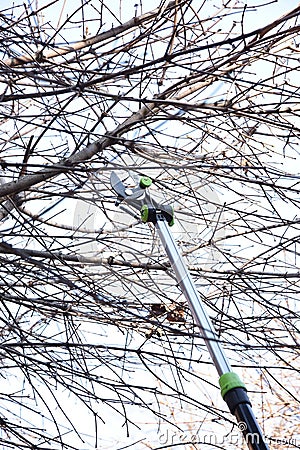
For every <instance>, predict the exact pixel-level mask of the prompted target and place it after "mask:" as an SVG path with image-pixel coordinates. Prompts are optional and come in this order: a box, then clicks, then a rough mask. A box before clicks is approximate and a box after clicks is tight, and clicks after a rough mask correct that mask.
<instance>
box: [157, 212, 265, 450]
mask: <svg viewBox="0 0 300 450" xmlns="http://www.w3.org/2000/svg"><path fill="white" fill-rule="evenodd" d="M153 222H154V223H155V227H156V229H157V231H158V234H159V237H160V239H161V241H162V244H163V246H164V248H165V251H166V253H167V255H168V257H169V260H170V263H171V266H172V268H173V270H174V272H175V275H176V279H177V282H178V284H179V286H180V288H181V290H182V292H183V294H184V296H185V297H186V299H187V301H188V304H189V307H190V310H191V312H192V315H193V317H194V319H195V321H196V323H197V325H198V327H199V329H200V333H201V335H202V337H203V339H204V341H205V344H206V346H207V348H208V351H209V353H210V356H211V358H212V360H213V362H214V365H215V367H216V369H217V371H218V374H219V377H220V378H219V384H220V387H221V394H222V397H223V399H224V400H225V402H226V403H227V405H228V407H229V409H230V412H231V413H232V414H233V415H234V416H235V417H236V419H237V422H238V424H239V429H240V430H241V431H242V433H243V435H244V438H245V440H246V442H247V445H248V447H249V449H250V450H269V447H268V445H267V444H266V442H265V440H264V437H263V434H262V431H261V429H260V426H259V425H258V423H257V421H256V418H255V416H254V414H253V411H252V407H251V403H250V400H249V397H248V395H247V391H246V387H245V385H244V383H243V382H242V381H241V380H240V378H239V377H238V375H237V374H236V373H234V372H233V371H232V369H231V366H230V364H229V361H228V360H227V358H226V356H225V354H224V350H223V348H222V346H221V344H220V342H219V339H218V337H217V335H216V332H215V330H214V327H213V325H212V323H211V321H210V318H209V316H208V314H207V313H206V311H205V309H204V306H203V303H202V301H201V299H200V297H199V294H198V292H197V289H196V286H195V284H194V282H193V280H192V277H191V275H190V273H189V271H188V269H187V267H186V265H185V263H184V261H183V258H182V256H181V254H180V251H179V249H178V246H177V244H176V242H175V240H174V238H173V235H172V233H171V231H170V228H169V226H168V224H167V220H166V218H165V214H164V213H159V212H157V213H156V219H155V220H154V221H153Z"/></svg>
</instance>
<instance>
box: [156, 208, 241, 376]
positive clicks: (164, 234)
mask: <svg viewBox="0 0 300 450" xmlns="http://www.w3.org/2000/svg"><path fill="white" fill-rule="evenodd" d="M155 226H156V229H157V231H158V234H159V237H160V239H161V241H162V243H163V246H164V248H165V250H166V253H167V255H168V257H169V260H170V262H171V265H172V268H173V269H174V272H175V275H176V279H177V282H178V284H179V286H180V288H181V290H182V292H183V294H184V296H185V297H186V299H187V301H188V304H189V307H190V309H191V311H192V314H193V317H194V319H195V321H196V323H197V325H198V327H199V329H200V333H201V335H202V336H203V338H204V341H205V344H206V346H207V348H208V351H209V353H210V356H211V358H212V360H213V362H214V364H215V366H216V369H217V371H218V374H219V376H221V375H223V374H224V373H228V372H231V371H232V369H231V367H230V364H229V361H228V360H227V358H226V356H225V354H224V351H223V348H222V346H221V344H220V342H219V339H218V336H217V335H216V332H215V330H214V327H213V324H212V323H211V321H210V318H209V316H208V314H207V313H206V311H205V309H204V307H203V304H202V302H201V299H200V297H199V294H198V292H197V289H196V286H195V284H194V282H193V280H192V277H191V275H190V273H189V271H188V269H187V267H186V265H185V263H184V261H183V257H182V255H181V254H180V251H179V248H178V246H177V244H176V242H175V240H174V238H173V235H172V233H171V232H170V229H169V226H168V225H167V222H166V220H165V218H164V217H163V215H162V214H159V213H158V214H157V222H156V224H155Z"/></svg>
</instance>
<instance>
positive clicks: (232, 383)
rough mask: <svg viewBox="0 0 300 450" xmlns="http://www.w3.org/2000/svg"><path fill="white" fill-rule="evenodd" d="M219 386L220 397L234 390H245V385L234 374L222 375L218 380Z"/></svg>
mask: <svg viewBox="0 0 300 450" xmlns="http://www.w3.org/2000/svg"><path fill="white" fill-rule="evenodd" d="M219 385H220V388H221V395H222V397H223V398H224V396H225V395H226V394H227V392H228V391H231V389H234V388H243V389H245V390H246V386H245V384H244V383H243V382H242V381H241V380H240V378H239V376H238V375H237V374H236V373H234V372H227V373H223V375H221V376H220V378H219Z"/></svg>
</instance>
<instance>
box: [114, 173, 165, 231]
mask: <svg viewBox="0 0 300 450" xmlns="http://www.w3.org/2000/svg"><path fill="white" fill-rule="evenodd" d="M110 184H111V187H112V188H113V190H114V191H115V192H116V194H117V201H116V205H119V204H120V203H121V202H123V201H124V202H125V203H126V204H127V205H128V206H130V207H132V208H134V209H137V210H138V211H140V214H141V219H142V221H143V222H152V223H156V222H157V215H158V214H161V216H162V217H164V218H165V219H166V220H167V222H168V224H169V225H173V223H174V213H173V208H172V207H171V206H170V205H161V204H159V203H157V202H156V201H155V200H154V199H153V198H151V196H150V194H149V193H148V191H147V188H149V187H150V186H151V184H152V180H151V178H149V177H142V178H140V180H139V182H138V183H137V185H136V186H135V187H130V186H126V185H125V184H124V183H123V181H122V180H121V179H120V178H119V176H118V175H117V174H116V172H112V173H111V175H110Z"/></svg>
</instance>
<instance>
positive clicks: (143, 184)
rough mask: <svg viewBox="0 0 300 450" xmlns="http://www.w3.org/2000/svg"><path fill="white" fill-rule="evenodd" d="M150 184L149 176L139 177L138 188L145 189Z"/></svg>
mask: <svg viewBox="0 0 300 450" xmlns="http://www.w3.org/2000/svg"><path fill="white" fill-rule="evenodd" d="M151 184H152V180H151V178H149V177H142V178H141V179H140V188H142V189H146V188H148V187H150V186H151Z"/></svg>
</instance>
